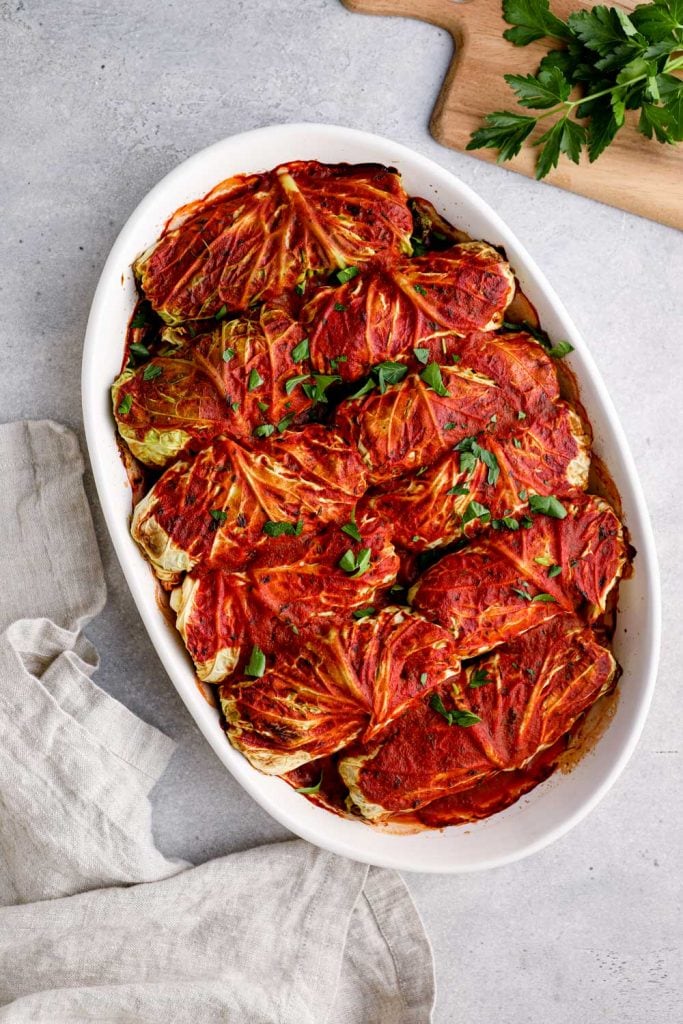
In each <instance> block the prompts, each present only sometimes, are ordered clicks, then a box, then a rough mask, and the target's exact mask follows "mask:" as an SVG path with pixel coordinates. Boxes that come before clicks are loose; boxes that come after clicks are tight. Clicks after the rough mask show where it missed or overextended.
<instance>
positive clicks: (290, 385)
mask: <svg viewBox="0 0 683 1024" xmlns="http://www.w3.org/2000/svg"><path fill="white" fill-rule="evenodd" d="M310 376H311V375H310V373H300V374H299V376H298V377H290V378H289V380H286V381H285V394H287V395H291V393H292V391H293V390H294V388H295V387H296V386H297V384H302V383H303V382H304V381H305V380H308V378H309V377H310Z"/></svg>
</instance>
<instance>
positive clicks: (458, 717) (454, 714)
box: [429, 693, 481, 726]
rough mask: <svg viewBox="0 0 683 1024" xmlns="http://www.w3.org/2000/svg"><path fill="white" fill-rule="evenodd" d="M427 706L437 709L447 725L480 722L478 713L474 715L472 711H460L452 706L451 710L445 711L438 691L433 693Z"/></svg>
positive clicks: (466, 724)
mask: <svg viewBox="0 0 683 1024" xmlns="http://www.w3.org/2000/svg"><path fill="white" fill-rule="evenodd" d="M429 706H430V707H431V708H432V709H433V710H434V711H438V713H439V714H440V715H442V716H443V718H445V719H446V721H447V722H448V724H449V725H462V726H469V725H476V724H477V722H481V718H480V717H479V715H475V714H474V713H473V712H472V711H461V710H460V709H459V708H453V710H452V711H447V710H446V707H445V706H444V702H443V701H442V699H441V697H440V696H439V694H438V693H433V694H432V696H431V698H430V701H429Z"/></svg>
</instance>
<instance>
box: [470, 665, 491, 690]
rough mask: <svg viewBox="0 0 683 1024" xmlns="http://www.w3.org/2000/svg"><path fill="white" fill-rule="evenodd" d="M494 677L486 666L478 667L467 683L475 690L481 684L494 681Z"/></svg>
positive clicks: (484, 684)
mask: <svg viewBox="0 0 683 1024" xmlns="http://www.w3.org/2000/svg"><path fill="white" fill-rule="evenodd" d="M492 682H493V679H491V677H490V676H489V674H488V671H487V670H486V669H485V668H477V669H475V670H474V672H473V673H472V675H471V676H470V681H469V683H468V684H467V685H468V686H469V687H471V688H472V689H473V690H476V689H477V688H478V687H479V686H486V685H487V683H492Z"/></svg>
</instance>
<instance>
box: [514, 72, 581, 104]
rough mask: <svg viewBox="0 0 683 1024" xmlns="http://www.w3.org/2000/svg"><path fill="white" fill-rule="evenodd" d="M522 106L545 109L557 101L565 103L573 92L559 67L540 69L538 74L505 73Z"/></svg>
mask: <svg viewBox="0 0 683 1024" xmlns="http://www.w3.org/2000/svg"><path fill="white" fill-rule="evenodd" d="M503 77H504V78H505V81H506V82H507V84H508V85H509V86H510V88H511V89H512V91H513V92H514V94H515V96H516V97H517V102H518V103H519V105H520V107H532V108H533V109H534V110H545V109H547V108H548V107H553V106H555V105H556V104H557V103H564V101H565V100H566V99H567V97H568V96H569V93H570V92H571V88H572V87H571V83H570V82H568V81H567V79H566V78H565V77H564V75H563V74H562V72H561V71H560V69H559V68H558V67H554V68H550V69H546V70H544V71H539V73H538V76H536V75H504V76H503Z"/></svg>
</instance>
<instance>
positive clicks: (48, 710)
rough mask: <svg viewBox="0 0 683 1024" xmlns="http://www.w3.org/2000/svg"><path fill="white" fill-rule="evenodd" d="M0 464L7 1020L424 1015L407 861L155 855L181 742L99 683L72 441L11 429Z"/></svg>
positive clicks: (423, 950) (2, 930)
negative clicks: (155, 793) (152, 798)
mask: <svg viewBox="0 0 683 1024" xmlns="http://www.w3.org/2000/svg"><path fill="white" fill-rule="evenodd" d="M0 467H2V469H3V471H4V473H5V477H4V487H3V490H2V492H0V516H3V519H4V522H5V523H6V524H7V529H6V531H5V533H4V534H3V535H2V536H0V577H2V579H3V581H4V580H7V581H8V582H7V586H3V590H4V593H3V597H4V601H3V605H2V609H1V611H0V1022H11V1024H23V1022H28V1021H36V1020H40V1021H43V1020H44V1021H50V1024H61V1022H64V1024H66V1022H67V1021H68V1022H70V1024H71V1022H73V1021H79V1022H81V1021H98V1022H101V1021H107V1022H112V1024H113V1022H116V1024H119V1022H120V1024H124V1022H125V1024H133V1022H147V1021H149V1022H150V1024H151V1022H155V1024H156V1022H157V1021H159V1020H162V1019H163V1020H164V1021H166V1022H167V1024H175V1022H177V1024H181V1022H182V1024H193V1022H195V1021H196V1022H197V1024H199V1022H202V1024H207V1022H208V1024H210V1022H212V1021H216V1022H218V1021H220V1022H222V1024H225V1022H227V1024H231V1022H235V1024H236V1022H238V1021H239V1022H243V1021H249V1022H250V1024H259V1022H263V1024H266V1022H267V1024H271V1022H272V1024H309V1022H310V1024H325V1022H329V1024H342V1022H344V1024H394V1022H396V1024H423V1022H424V1024H426V1022H428V1021H429V1020H430V1016H431V1006H432V1003H433V998H434V983H433V972H432V965H431V954H430V950H429V944H428V941H427V939H426V936H425V934H424V931H423V929H422V925H421V922H420V920H419V917H418V915H417V911H416V909H415V907H414V905H413V903H412V900H411V898H410V895H409V894H408V891H407V889H406V887H405V885H404V884H403V882H402V881H401V879H400V878H399V877H398V876H397V875H396V874H395V873H394V872H387V871H380V870H378V869H376V868H370V869H369V868H368V867H367V866H365V865H363V864H360V863H357V862H355V861H351V860H345V859H343V858H339V857H336V856H334V855H332V854H330V853H327V852H326V851H323V850H319V849H316V848H315V847H313V846H310V845H309V844H307V843H304V842H303V841H300V840H296V841H290V842H286V843H279V844H274V845H272V846H265V847H261V848H258V849H255V850H248V851H246V852H243V853H237V854H232V855H230V856H227V857H223V858H220V859H218V860H214V861H210V862H208V863H206V864H203V865H201V866H199V867H192V866H191V865H188V864H186V863H185V862H182V861H173V860H170V859H168V858H166V857H165V856H164V855H163V854H162V853H161V852H160V851H159V850H157V848H156V846H155V844H154V841H153V837H152V828H151V805H150V802H149V798H148V794H149V791H150V789H151V787H152V786H153V785H154V783H155V782H156V781H157V780H158V778H159V777H160V775H161V773H162V772H163V770H164V768H165V766H166V764H167V762H168V759H169V757H170V756H171V753H172V750H173V744H172V742H171V740H169V739H168V738H167V737H166V736H164V735H163V734H161V733H160V732H159V731H158V730H157V729H155V728H153V727H152V726H150V725H147V724H146V723H144V722H142V721H140V720H139V719H138V718H137V717H136V716H135V715H133V714H132V712H130V711H129V710H128V709H127V708H125V707H123V705H121V704H120V703H119V702H118V701H116V700H114V699H113V698H112V697H110V696H109V695H108V694H107V693H105V692H104V691H103V690H101V689H100V688H99V687H98V686H96V685H95V683H94V682H93V681H92V678H91V677H92V675H93V673H94V671H95V670H96V668H97V664H98V658H97V652H96V651H95V649H94V647H93V646H92V644H90V642H89V641H88V640H87V639H86V638H85V637H84V636H83V634H82V633H81V632H80V630H81V628H82V627H83V625H84V624H85V623H86V622H87V620H88V619H89V618H90V617H92V616H93V615H95V614H96V613H97V612H98V611H99V609H100V608H101V606H102V603H103V601H104V578H103V573H102V567H101V563H100V560H99V554H98V551H97V546H96V542H95V535H94V530H93V526H92V520H91V518H90V512H89V509H88V505H87V501H86V498H85V494H84V491H83V487H82V483H81V474H82V470H83V465H82V460H81V457H80V453H79V451H78V444H77V442H76V439H75V437H74V435H73V434H71V432H70V431H68V430H66V429H65V428H63V427H60V426H58V425H57V424H53V423H49V422H42V423H24V424H8V425H5V426H0ZM226 742H227V741H226Z"/></svg>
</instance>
